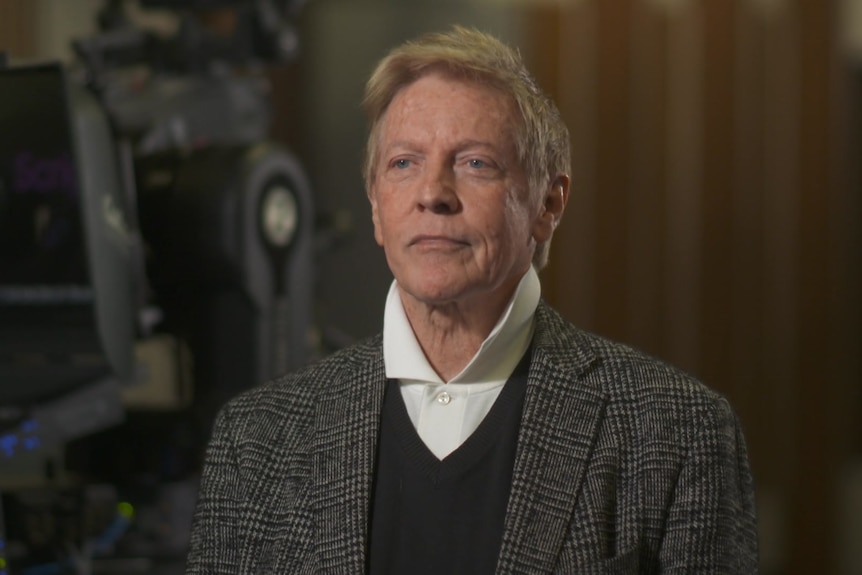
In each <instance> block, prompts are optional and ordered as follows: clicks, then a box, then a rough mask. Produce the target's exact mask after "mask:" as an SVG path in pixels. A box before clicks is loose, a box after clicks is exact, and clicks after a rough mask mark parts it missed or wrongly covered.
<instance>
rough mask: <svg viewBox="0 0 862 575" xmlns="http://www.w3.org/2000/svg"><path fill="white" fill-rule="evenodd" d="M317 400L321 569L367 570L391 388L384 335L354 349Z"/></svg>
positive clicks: (316, 507) (317, 510) (315, 470)
mask: <svg viewBox="0 0 862 575" xmlns="http://www.w3.org/2000/svg"><path fill="white" fill-rule="evenodd" d="M352 352H353V353H352V354H351V355H352V357H350V358H349V359H348V361H347V362H346V365H345V366H344V369H342V370H340V373H339V374H338V375H337V377H338V378H339V379H338V381H336V382H333V383H334V384H333V385H331V386H330V385H325V386H324V388H325V391H323V392H322V393H321V397H320V399H319V401H318V404H317V417H316V429H315V430H314V434H315V446H314V451H313V455H312V480H313V490H314V496H313V502H314V503H313V505H314V509H313V511H314V517H315V522H316V525H317V530H318V533H317V540H316V544H317V554H318V561H319V562H318V570H319V571H320V572H324V573H364V572H365V563H366V543H367V541H368V525H369V513H370V501H371V492H372V480H373V474H374V460H375V457H376V451H377V437H378V429H379V427H380V415H381V411H382V407H383V393H384V391H385V389H386V375H385V371H384V366H383V348H382V344H381V340H380V338H379V337H377V338H374V339H372V340H371V341H369V342H368V343H366V344H364V345H360V346H359V347H358V348H354V349H353V350H352Z"/></svg>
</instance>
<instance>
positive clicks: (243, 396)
mask: <svg viewBox="0 0 862 575" xmlns="http://www.w3.org/2000/svg"><path fill="white" fill-rule="evenodd" d="M381 342H382V338H381V336H380V335H377V336H374V337H372V338H369V339H367V340H365V341H362V342H359V343H357V344H354V345H352V346H350V347H347V348H344V349H341V350H338V351H336V352H334V353H332V354H330V355H328V356H326V357H324V358H322V359H320V360H317V361H315V362H313V363H311V364H309V365H307V366H305V367H302V368H300V369H298V370H296V371H293V372H289V373H286V374H283V375H281V376H279V377H276V378H274V379H272V380H270V381H268V382H266V383H263V384H261V385H258V386H255V387H252V388H250V389H247V390H246V391H244V392H242V393H240V394H239V395H237V396H236V397H234V398H232V399H231V400H229V401H228V402H227V403H226V404H225V405H224V406H223V407H222V409H221V413H220V418H221V419H224V420H230V421H231V422H232V426H233V428H234V430H235V432H236V433H237V435H238V436H240V437H246V438H253V437H256V436H261V435H264V436H267V435H271V434H272V433H273V432H275V431H279V432H280V433H290V434H293V435H295V434H297V433H299V432H301V431H302V429H304V428H307V427H308V426H309V425H310V424H311V421H312V419H313V417H314V412H315V406H316V405H317V403H318V402H319V400H320V398H321V396H324V395H332V394H337V393H340V392H341V389H340V386H339V384H340V383H341V382H343V381H344V380H345V379H346V378H347V377H348V376H349V374H351V373H355V372H356V371H357V370H362V369H368V366H369V365H375V364H376V362H380V363H382V361H383V352H382V343H381Z"/></svg>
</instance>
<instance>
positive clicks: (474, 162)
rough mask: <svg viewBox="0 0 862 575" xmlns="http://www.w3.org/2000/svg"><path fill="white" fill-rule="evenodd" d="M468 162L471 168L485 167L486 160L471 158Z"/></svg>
mask: <svg viewBox="0 0 862 575" xmlns="http://www.w3.org/2000/svg"><path fill="white" fill-rule="evenodd" d="M468 163H469V164H470V167H471V168H484V167H485V162H483V161H482V160H477V159H475V158H474V159H472V160H470V161H469V162H468Z"/></svg>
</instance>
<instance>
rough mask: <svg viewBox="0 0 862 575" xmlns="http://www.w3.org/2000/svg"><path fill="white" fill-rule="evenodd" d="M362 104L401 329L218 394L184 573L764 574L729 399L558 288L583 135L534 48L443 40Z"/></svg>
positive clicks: (381, 72)
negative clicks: (564, 300)
mask: <svg viewBox="0 0 862 575" xmlns="http://www.w3.org/2000/svg"><path fill="white" fill-rule="evenodd" d="M365 109H366V112H367V113H368V116H369V120H370V126H371V129H370V136H369V142H368V150H367V157H366V162H365V179H366V186H367V191H368V197H369V200H370V202H371V211H372V218H373V222H374V230H375V238H376V240H377V242H378V243H379V244H380V245H381V246H382V247H383V249H384V251H385V254H386V258H387V262H388V264H389V267H390V268H391V270H392V273H393V275H394V276H395V281H394V282H393V284H392V287H391V289H390V292H389V295H388V298H387V301H386V308H385V316H384V328H383V334H382V336H378V337H375V338H373V339H371V340H370V341H367V342H364V343H361V344H359V345H356V346H354V347H352V348H349V349H346V350H342V351H340V352H338V353H335V354H333V355H332V356H330V357H329V358H327V359H325V360H323V361H322V362H320V363H318V364H316V365H312V366H310V367H308V368H306V369H304V370H302V371H300V372H299V373H295V374H291V375H287V376H285V377H282V378H281V379H278V380H276V381H274V382H271V383H269V384H267V385H264V386H262V387H259V388H257V389H254V390H251V391H249V392H247V393H245V394H243V395H242V396H240V397H239V398H237V399H235V400H234V401H232V402H230V403H229V404H228V405H227V406H226V407H225V408H224V410H223V411H222V413H221V414H220V416H219V419H218V421H217V423H216V427H215V430H214V434H213V438H212V440H211V444H210V448H209V451H208V456H207V463H206V465H205V470H204V476H203V481H202V486H201V493H200V500H199V503H198V509H197V513H196V517H195V524H194V531H193V535H192V548H191V553H190V556H189V562H188V573H190V574H203V573H312V572H314V573H317V572H327V573H351V574H352V573H362V572H370V573H398V574H402V573H403V574H413V573H441V574H450V573H466V574H481V573H640V572H646V573H656V572H677V573H752V572H756V570H757V564H756V562H757V543H756V525H755V511H754V504H753V493H752V491H753V489H752V480H751V476H750V472H749V468H748V461H747V456H746V451H745V446H744V441H743V437H742V434H741V431H740V427H739V424H738V422H737V419H736V417H735V415H734V414H733V412H732V410H731V408H730V407H729V405H728V403H727V402H726V401H725V400H724V399H723V398H722V397H720V396H719V395H717V394H716V393H714V392H712V391H710V390H708V389H707V388H705V387H704V386H702V385H701V384H700V383H698V382H696V381H694V380H693V379H691V378H690V377H689V376H687V375H685V374H683V373H681V372H679V371H677V370H675V369H673V368H671V367H668V366H666V365H663V364H662V363H660V362H658V361H656V360H654V359H651V358H649V357H647V356H645V355H643V354H641V353H639V352H637V351H634V350H632V349H629V348H627V347H624V346H621V345H618V344H615V343H612V342H609V341H606V340H604V339H601V338H598V337H596V336H593V335H590V334H587V333H584V332H582V331H579V330H578V329H576V328H575V327H573V326H572V325H570V324H569V323H567V322H566V321H565V320H563V319H562V318H561V317H560V316H559V315H558V314H557V313H556V312H554V311H553V310H552V309H551V308H549V307H548V306H547V305H546V304H545V303H544V302H542V301H540V286H539V279H538V276H537V273H536V270H537V269H539V268H541V266H543V265H544V263H545V262H546V260H547V252H548V246H549V243H550V240H551V237H552V235H553V232H554V229H555V227H556V225H557V224H558V223H559V221H560V217H561V216H562V213H563V210H564V208H565V205H566V202H567V200H568V196H569V182H570V179H569V147H568V146H569V143H568V133H567V131H566V128H565V127H564V125H563V123H562V122H561V120H560V118H559V115H558V112H557V110H556V108H555V106H554V105H553V104H552V103H551V102H550V100H548V99H547V98H546V97H545V96H543V95H542V94H541V93H540V91H539V90H538V88H537V87H536V85H535V82H534V81H533V80H532V79H531V78H530V76H529V74H528V73H527V72H526V70H525V69H524V68H523V65H522V63H521V61H520V59H519V57H518V56H517V54H516V53H515V52H513V51H512V50H511V49H509V48H508V47H506V46H504V45H503V44H501V43H500V42H499V41H497V40H495V39H494V38H492V37H489V36H487V35H484V34H482V33H480V32H477V31H473V30H466V29H462V28H458V27H456V28H455V29H453V30H452V31H451V32H449V33H446V34H434V35H429V36H425V37H423V38H420V39H418V40H417V41H415V42H412V43H408V44H405V45H403V46H401V47H399V48H397V49H396V50H394V51H393V52H392V53H390V54H389V55H388V56H387V57H386V58H385V59H384V60H383V61H382V62H381V63H380V64H379V66H378V68H377V69H376V71H375V72H374V74H373V75H372V77H371V79H370V80H369V83H368V86H367V90H366V98H365Z"/></svg>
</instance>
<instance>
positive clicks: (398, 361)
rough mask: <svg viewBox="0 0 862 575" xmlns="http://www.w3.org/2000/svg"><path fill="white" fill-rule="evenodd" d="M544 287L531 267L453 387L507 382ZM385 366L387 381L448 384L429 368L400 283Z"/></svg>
mask: <svg viewBox="0 0 862 575" xmlns="http://www.w3.org/2000/svg"><path fill="white" fill-rule="evenodd" d="M540 296H541V284H540V282H539V276H538V274H537V273H536V270H535V269H533V266H530V269H529V270H528V271H527V273H525V274H524V277H522V278H521V281H520V283H518V287H517V289H516V290H515V293H514V295H513V296H512V299H511V300H510V301H509V304H508V305H507V306H506V309H505V310H504V311H503V313H502V315H501V316H500V318H499V319H498V320H497V323H496V325H495V326H494V328H493V329H492V330H491V333H489V334H488V337H486V338H485V341H483V342H482V345H481V346H480V347H479V351H477V352H476V355H474V356H473V358H472V359H471V360H470V362H469V363H468V364H467V365H466V366H465V367H464V369H462V370H461V372H460V373H459V374H458V375H456V376H455V377H453V378H452V379H451V380H450V382H449V383H480V382H487V381H499V380H506V379H508V377H509V375H511V373H512V370H514V369H515V366H516V365H517V364H518V361H520V359H521V357H522V356H523V355H524V352H525V351H526V350H527V348H528V347H529V345H530V339H531V338H532V335H533V316H534V314H535V311H536V307H537V306H538V305H539V298H540ZM383 361H384V363H385V366H386V377H388V378H390V379H401V380H416V381H424V382H429V383H444V382H443V380H442V379H441V378H440V376H439V375H437V372H435V371H434V369H433V368H432V367H431V364H429V363H428V359H427V358H426V357H425V353H424V352H423V351H422V348H421V347H420V345H419V342H418V341H417V340H416V336H415V334H414V333H413V328H412V327H411V326H410V322H409V320H408V319H407V315H406V314H405V312H404V307H403V306H402V304H401V297H400V296H399V293H398V282H397V281H394V280H393V282H392V285H391V286H390V287H389V294H388V295H387V296H386V307H385V308H384V312H383Z"/></svg>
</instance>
